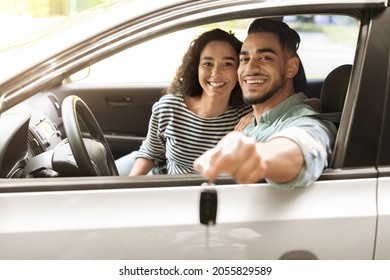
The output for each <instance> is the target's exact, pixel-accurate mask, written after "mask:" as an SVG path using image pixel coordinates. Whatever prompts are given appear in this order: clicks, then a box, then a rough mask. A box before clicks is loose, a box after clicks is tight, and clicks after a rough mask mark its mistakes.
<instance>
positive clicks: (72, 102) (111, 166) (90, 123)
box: [62, 95, 118, 176]
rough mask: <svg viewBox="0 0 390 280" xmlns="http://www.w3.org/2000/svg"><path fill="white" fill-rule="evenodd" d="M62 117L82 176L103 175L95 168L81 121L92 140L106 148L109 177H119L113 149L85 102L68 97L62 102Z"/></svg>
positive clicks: (75, 97)
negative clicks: (82, 131) (82, 130)
mask: <svg viewBox="0 0 390 280" xmlns="http://www.w3.org/2000/svg"><path fill="white" fill-rule="evenodd" d="M62 117H63V123H64V129H65V132H66V135H67V138H68V142H69V145H70V148H71V150H72V153H73V156H74V159H75V161H76V163H77V166H78V169H79V171H80V174H81V175H82V176H99V175H101V174H100V172H99V170H97V168H96V167H94V164H93V163H92V161H91V158H90V156H89V154H88V152H87V148H86V146H85V143H84V141H83V137H82V133H81V129H80V121H82V122H83V123H84V124H85V126H86V127H87V129H88V130H89V132H90V134H91V136H92V138H93V139H95V140H97V141H98V142H100V143H101V144H102V145H103V146H104V149H105V152H106V159H107V165H108V170H109V173H110V174H108V175H114V176H117V175H118V170H117V168H116V165H115V160H114V157H113V155H112V153H111V149H110V147H109V145H108V143H107V141H106V138H105V137H104V134H103V132H102V130H101V128H100V126H99V124H98V122H97V121H96V119H95V117H94V115H93V114H92V112H91V110H90V109H89V108H88V106H87V105H86V104H85V103H84V101H83V100H82V99H81V98H79V97H78V96H75V95H70V96H67V97H66V98H65V99H64V101H63V102H62Z"/></svg>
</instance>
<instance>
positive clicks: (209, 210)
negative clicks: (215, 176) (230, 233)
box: [199, 183, 218, 248]
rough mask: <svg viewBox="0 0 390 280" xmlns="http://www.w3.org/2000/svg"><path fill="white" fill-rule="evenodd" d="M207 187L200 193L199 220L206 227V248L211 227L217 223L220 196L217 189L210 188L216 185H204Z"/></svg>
mask: <svg viewBox="0 0 390 280" xmlns="http://www.w3.org/2000/svg"><path fill="white" fill-rule="evenodd" d="M202 186H206V187H207V188H205V189H204V190H202V192H201V193H200V201H199V219H200V223H201V224H202V225H205V226H206V237H205V238H206V248H208V247H209V238H210V236H209V226H212V225H215V224H216V223H217V207H218V194H217V190H216V189H215V188H209V186H214V184H210V183H203V184H202Z"/></svg>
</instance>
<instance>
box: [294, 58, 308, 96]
mask: <svg viewBox="0 0 390 280" xmlns="http://www.w3.org/2000/svg"><path fill="white" fill-rule="evenodd" d="M298 58H299V68H298V72H297V74H296V75H295V76H294V78H293V84H294V91H295V92H303V93H305V92H306V89H307V79H306V73H305V69H304V68H303V65H302V61H301V58H300V57H299V56H298Z"/></svg>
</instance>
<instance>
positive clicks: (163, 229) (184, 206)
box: [0, 4, 389, 259]
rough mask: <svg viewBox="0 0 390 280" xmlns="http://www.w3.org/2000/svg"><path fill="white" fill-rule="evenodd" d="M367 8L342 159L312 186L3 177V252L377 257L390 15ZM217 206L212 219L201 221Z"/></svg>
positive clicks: (338, 151)
mask: <svg viewBox="0 0 390 280" xmlns="http://www.w3.org/2000/svg"><path fill="white" fill-rule="evenodd" d="M312 5H314V4H312ZM359 7H362V6H359ZM283 9H284V7H283ZM305 9H307V10H310V6H309V7H306V8H305ZM312 9H315V8H312ZM335 9H336V8H335ZM340 9H341V8H340ZM250 11H252V9H251V10H250ZM331 11H332V10H330V12H331ZM298 12H302V11H295V13H298ZM341 12H346V11H345V10H343V9H341V10H337V13H341ZM221 13H222V11H221ZM359 14H360V15H361V18H362V20H361V27H360V33H359V45H358V47H357V50H356V57H355V60H354V61H353V64H354V68H353V72H352V75H351V80H350V86H349V90H348V94H347V100H346V105H345V108H344V112H343V116H342V119H341V123H340V128H339V134H338V137H337V141H336V146H335V152H334V159H333V161H332V163H331V166H330V168H329V169H327V170H325V171H324V173H323V174H322V176H321V177H320V179H319V180H318V181H317V182H316V183H315V184H313V186H310V187H308V188H296V189H294V190H291V191H286V190H280V189H277V188H274V187H272V186H270V185H269V184H267V183H265V182H259V183H257V184H250V185H242V184H235V183H234V182H232V180H231V179H230V178H229V177H226V176H221V178H220V179H218V180H217V181H216V182H215V185H214V186H210V185H208V184H205V180H204V179H203V178H201V177H200V176H198V175H186V176H167V175H165V176H164V175H158V176H157V175H156V176H143V177H131V178H129V177H82V178H50V179H47V178H45V179H38V178H34V179H28V178H26V179H23V180H14V179H11V180H9V179H0V190H1V191H0V221H1V223H0V258H1V259H22V258H23V259H316V258H319V259H372V258H373V256H374V252H375V244H376V243H375V242H376V227H377V219H378V215H377V214H378V213H377V207H378V204H377V194H378V193H377V191H378V189H377V186H378V170H377V168H376V163H377V155H378V152H379V150H378V146H379V145H378V143H379V140H380V135H381V127H382V124H381V121H380V120H381V119H382V117H383V112H384V110H383V109H384V108H383V104H385V102H384V101H385V94H384V92H383V89H384V88H386V86H384V85H383V83H384V82H386V81H387V76H386V75H387V73H388V72H387V71H383V70H385V69H387V68H386V64H384V63H382V61H381V63H377V62H378V61H379V60H378V59H375V58H376V57H375V55H376V54H377V53H378V46H379V44H377V42H375V39H373V38H380V37H379V36H377V35H378V33H379V34H381V32H382V30H383V26H384V25H385V24H388V22H389V20H388V15H386V13H385V12H383V9H380V11H378V12H376V11H373V12H372V11H371V10H369V9H366V10H364V9H362V10H359ZM387 14H388V13H387ZM380 26H382V28H378V27H380ZM387 32H388V31H387ZM372 40H374V41H372ZM381 46H382V45H380V47H379V49H381V48H382V47H381ZM384 48H385V49H388V45H385V46H384ZM385 61H386V60H385ZM387 61H388V60H387ZM373 65H375V67H373ZM373 69H376V70H378V71H372V70H373ZM375 85H378V87H377V90H376V91H375V94H372V90H371V89H372V88H375ZM385 85H386V84H385ZM59 95H61V93H59ZM373 97H374V99H375V101H376V102H374V103H375V106H374V105H373V102H372V98H373ZM87 99H88V98H87ZM378 109H379V110H378ZM378 120H379V121H378ZM378 127H379V129H378ZM362 131H364V132H367V133H366V134H362V133H361V132H362ZM210 189H211V191H210ZM213 190H214V191H216V192H213ZM205 191H206V192H205ZM202 193H205V194H206V203H205V201H204V200H201V197H202ZM209 193H214V195H211V197H209V200H207V197H208V196H207V194H209ZM215 194H216V196H215ZM203 197H204V196H203ZM384 199H386V197H384ZM382 203H383V202H382ZM208 209H209V210H208ZM210 209H211V210H213V211H214V210H216V220H215V224H214V225H212V224H210V225H208V226H206V225H203V224H201V223H200V213H204V212H210ZM382 209H384V210H383V213H385V212H386V209H385V208H382ZM213 211H211V212H213ZM384 217H385V216H384ZM383 221H384V222H386V220H383ZM383 233H386V232H383ZM378 240H379V239H378Z"/></svg>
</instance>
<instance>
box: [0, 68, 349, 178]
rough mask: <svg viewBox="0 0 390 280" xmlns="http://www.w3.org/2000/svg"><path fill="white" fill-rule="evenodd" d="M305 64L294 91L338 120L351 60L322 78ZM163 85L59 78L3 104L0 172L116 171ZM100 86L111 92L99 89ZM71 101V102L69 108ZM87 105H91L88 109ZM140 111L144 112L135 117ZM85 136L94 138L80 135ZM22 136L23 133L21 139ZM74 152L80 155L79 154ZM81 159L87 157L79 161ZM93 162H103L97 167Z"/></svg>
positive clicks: (137, 137) (142, 128)
mask: <svg viewBox="0 0 390 280" xmlns="http://www.w3.org/2000/svg"><path fill="white" fill-rule="evenodd" d="M301 62H302V61H301ZM305 68H306V67H305V65H303V63H301V64H300V68H299V72H298V74H297V76H296V77H295V78H294V87H295V89H296V91H297V92H298V91H301V92H304V93H305V94H306V96H307V97H308V98H307V100H306V102H307V103H308V104H309V105H311V106H313V107H314V108H316V109H317V110H318V112H319V114H318V117H320V118H323V119H327V120H331V121H333V122H334V123H335V124H336V125H338V123H339V122H340V118H341V113H342V110H343V106H344V101H345V98H346V94H347V91H348V85H349V78H350V74H351V70H352V65H351V64H343V65H340V66H338V67H336V68H335V69H334V70H332V71H331V72H330V73H329V74H328V75H327V77H326V78H325V79H324V80H323V81H322V80H313V81H312V82H310V81H308V78H307V77H306V71H305V70H306V69H305ZM164 86H165V85H164V84H162V85H160V84H157V85H148V86H146V87H144V86H143V85H135V86H133V87H132V88H131V90H132V92H133V93H132V94H131V96H129V95H128V92H127V87H126V86H124V85H115V86H107V85H100V86H99V85H97V86H91V87H85V88H82V87H78V86H77V84H76V85H75V84H72V83H63V84H61V85H58V86H55V87H53V88H51V89H50V90H48V91H43V92H41V93H39V94H36V95H35V96H33V97H31V98H29V99H27V100H26V101H25V102H23V103H21V104H19V105H18V106H16V107H14V108H12V109H11V110H8V111H7V112H6V113H5V114H4V115H3V116H2V118H1V121H2V124H1V127H7V129H5V130H4V132H2V137H1V139H0V147H1V149H0V170H1V172H0V177H2V178H35V177H58V176H60V177H68V176H95V175H117V173H116V172H115V168H113V167H110V166H111V165H112V162H113V161H114V160H115V159H116V158H118V157H120V156H122V155H124V154H126V153H129V152H131V151H133V150H136V149H138V148H139V145H140V143H141V142H142V140H143V139H144V137H145V136H146V132H147V127H148V120H149V115H150V110H151V106H152V104H153V103H154V102H155V101H156V100H158V98H159V97H160V96H161V90H162V89H163V87H164ZM106 92H113V93H110V94H105V93H106ZM69 96H72V101H69V102H70V105H65V102H68V101H65V100H66V99H67V97H69ZM74 96H78V97H77V98H76V97H74ZM68 99H69V98H68ZM72 104H73V105H72ZM75 104H76V105H75ZM87 104H88V105H87ZM72 106H73V108H76V109H73V111H72ZM89 108H93V112H92V111H91V110H90V109H89ZM75 110H76V111H75ZM112 112H115V114H116V117H115V118H112V117H111V113H112ZM64 113H65V114H64ZM68 115H71V116H72V117H71V122H72V121H73V124H68V125H67V124H66V123H67V122H68V123H69V121H67V118H68V117H67V116H68ZM142 115H143V116H144V117H142V118H140V116H142ZM118 120H131V121H130V122H129V123H128V124H129V126H130V125H132V124H133V123H136V124H137V125H132V130H131V131H121V128H120V126H119V125H123V123H122V124H121V123H120V122H118ZM75 121H76V123H78V124H80V126H81V127H82V131H83V134H82V135H77V133H75V131H76V129H75V128H74V127H75V126H76V123H74V122H75ZM122 122H123V121H122ZM72 126H73V128H72ZM116 126H118V127H116ZM86 128H87V129H86ZM65 136H67V137H65ZM91 136H92V138H94V139H98V141H92V140H91V141H90V140H86V138H90V137H91ZM24 139H28V141H27V143H26V142H25V141H24ZM72 141H76V142H77V141H79V142H80V141H81V142H85V143H84V145H82V144H80V145H79V146H80V149H79V151H78V152H77V153H73V154H74V156H69V154H72V153H71V151H70V150H71V149H70V145H69V142H72ZM99 143H103V145H100V144H99ZM83 146H86V148H84V147H83ZM85 149H86V150H85ZM11 151H12V152H11ZM15 151H18V152H17V153H15ZM105 153H107V154H108V156H107V157H109V158H110V160H102V159H103V158H104V155H102V154H105ZM79 154H82V155H83V156H81V158H80V156H79ZM89 158H91V159H92V158H93V159H94V160H92V161H91V160H90V159H89ZM81 162H87V163H85V164H80V163H81ZM96 162H105V164H103V166H100V167H98V166H97V164H96ZM80 165H81V166H84V167H85V166H87V167H86V168H87V169H88V168H89V169H90V171H86V170H84V171H83V170H82V169H83V167H80ZM90 165H93V166H90ZM91 170H92V171H91ZM102 170H105V171H102Z"/></svg>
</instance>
